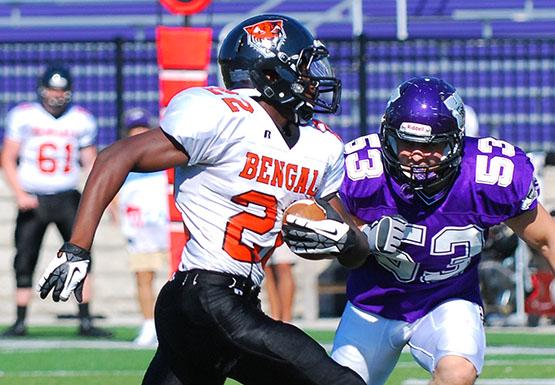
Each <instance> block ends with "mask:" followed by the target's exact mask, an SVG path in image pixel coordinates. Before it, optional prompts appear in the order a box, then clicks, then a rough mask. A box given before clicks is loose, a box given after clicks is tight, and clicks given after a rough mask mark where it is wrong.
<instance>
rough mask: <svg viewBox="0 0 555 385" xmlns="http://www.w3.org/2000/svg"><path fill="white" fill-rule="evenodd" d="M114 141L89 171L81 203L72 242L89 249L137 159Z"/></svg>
mask: <svg viewBox="0 0 555 385" xmlns="http://www.w3.org/2000/svg"><path fill="white" fill-rule="evenodd" d="M119 147H120V145H119V144H114V145H112V146H110V147H108V148H106V149H105V150H103V151H102V152H101V153H100V154H99V155H98V157H97V158H96V162H95V163H94V166H93V168H92V170H91V172H90V174H89V177H88V179H87V183H86V184H85V188H84V190H83V196H82V198H81V202H80V204H79V209H78V211H77V216H76V218H75V224H74V226H73V233H72V236H71V240H70V242H71V243H74V244H76V245H78V246H80V247H82V248H84V249H87V250H90V248H91V246H92V242H93V239H94V234H95V232H96V229H97V228H98V224H99V223H100V219H101V218H102V214H103V213H104V210H105V209H106V207H107V206H108V204H109V203H110V202H111V201H112V199H113V198H114V197H115V195H116V194H117V192H118V190H119V189H120V187H121V185H122V184H123V182H124V181H125V178H126V177H127V175H128V174H129V171H130V170H131V169H132V168H133V166H134V160H133V159H132V158H130V157H129V153H127V155H125V154H126V152H125V151H121V150H120V149H119Z"/></svg>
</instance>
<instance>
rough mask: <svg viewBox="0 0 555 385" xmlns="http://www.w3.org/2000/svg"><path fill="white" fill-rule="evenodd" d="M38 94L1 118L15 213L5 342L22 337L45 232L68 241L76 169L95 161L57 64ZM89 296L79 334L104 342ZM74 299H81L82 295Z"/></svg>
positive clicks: (83, 116)
mask: <svg viewBox="0 0 555 385" xmlns="http://www.w3.org/2000/svg"><path fill="white" fill-rule="evenodd" d="M38 95H39V102H34V103H22V104H19V105H17V106H16V107H14V108H13V109H12V110H11V111H10V112H9V113H8V116H7V118H6V133H5V137H4V147H3V151H2V166H3V169H4V175H5V177H6V180H7V182H8V184H9V186H10V187H11V189H12V190H13V193H14V195H15V199H16V203H17V208H18V213H17V222H16V227H15V247H16V255H15V258H14V269H15V279H16V286H17V289H16V304H17V319H16V322H15V323H14V324H13V325H12V326H11V327H10V328H9V329H7V330H6V331H4V333H3V335H4V336H8V337H13V336H23V335H25V334H27V328H26V325H25V318H26V313H27V306H28V305H29V302H30V300H31V295H32V289H31V287H32V278H33V272H34V270H35V267H36V265H37V260H38V257H39V251H40V247H41V243H42V239H43V236H44V233H45V232H46V228H47V227H48V225H49V224H50V223H54V224H55V225H56V227H57V228H58V231H59V232H60V235H61V236H62V238H63V239H64V240H65V241H67V240H69V237H70V234H71V227H72V225H73V220H74V217H75V212H76V211H77V206H78V204H79V198H80V196H81V195H80V193H79V191H77V185H78V183H79V179H80V176H81V164H82V165H83V168H84V169H85V170H86V171H88V170H89V169H90V168H91V167H92V164H93V162H94V159H95V157H96V146H95V140H96V134H97V128H96V122H95V119H94V117H93V116H92V115H91V114H90V113H89V112H88V111H86V110H85V109H84V108H82V107H79V106H77V105H74V104H72V103H71V99H72V78H71V75H70V73H69V71H68V70H67V69H66V68H64V67H62V66H57V65H53V66H50V67H48V68H47V69H46V70H45V71H44V73H43V74H42V76H41V77H40V79H39V86H38ZM87 286H88V285H87ZM81 289H82V288H81ZM88 291H89V290H86V292H85V297H84V302H83V303H81V304H79V320H80V327H79V334H80V335H83V336H100V337H108V336H110V335H111V333H110V332H108V331H106V330H102V329H99V328H96V327H93V325H92V318H91V316H90V314H89V297H90V294H89V293H88ZM78 295H79V297H81V291H79V292H78Z"/></svg>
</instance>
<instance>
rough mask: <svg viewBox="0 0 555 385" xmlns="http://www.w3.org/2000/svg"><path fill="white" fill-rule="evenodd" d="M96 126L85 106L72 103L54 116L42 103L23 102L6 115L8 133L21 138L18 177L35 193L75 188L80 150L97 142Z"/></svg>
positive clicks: (28, 189)
mask: <svg viewBox="0 0 555 385" xmlns="http://www.w3.org/2000/svg"><path fill="white" fill-rule="evenodd" d="M96 133H97V127H96V122H95V119H94V118H93V116H92V115H91V114H90V113H89V112H88V111H87V110H85V109H84V108H82V107H79V106H70V107H69V109H68V110H67V111H66V112H65V113H64V114H63V115H62V116H60V117H58V118H55V117H54V116H52V115H51V114H50V113H49V112H48V111H46V110H45V109H44V108H43V106H42V105H41V104H40V103H22V104H19V105H17V106H16V107H14V108H13V109H12V110H11V111H10V112H9V113H8V115H7V116H6V133H5V136H6V137H7V138H9V139H10V140H13V141H15V142H19V143H20V145H21V147H20V151H19V166H18V178H19V182H20V183H21V186H22V188H23V189H24V190H25V191H27V192H29V193H34V194H53V193H57V192H61V191H66V190H70V189H73V188H75V187H76V186H77V184H78V182H79V173H80V166H79V150H80V149H81V148H83V147H87V146H91V145H94V144H95V140H96Z"/></svg>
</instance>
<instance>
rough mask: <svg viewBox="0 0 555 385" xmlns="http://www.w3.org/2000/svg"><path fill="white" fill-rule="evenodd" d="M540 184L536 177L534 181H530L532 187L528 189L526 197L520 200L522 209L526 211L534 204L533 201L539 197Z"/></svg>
mask: <svg viewBox="0 0 555 385" xmlns="http://www.w3.org/2000/svg"><path fill="white" fill-rule="evenodd" d="M539 189H540V186H539V184H538V181H537V180H536V178H532V183H530V187H529V189H528V193H527V194H526V197H525V198H524V199H523V200H522V202H520V209H521V210H522V211H526V210H528V209H529V208H530V206H532V203H534V202H535V201H536V199H538V195H539Z"/></svg>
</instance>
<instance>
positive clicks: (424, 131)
mask: <svg viewBox="0 0 555 385" xmlns="http://www.w3.org/2000/svg"><path fill="white" fill-rule="evenodd" d="M400 131H401V132H403V133H405V134H411V135H416V136H430V135H431V134H432V127H430V126H428V125H426V124H420V123H410V122H403V123H401V127H400Z"/></svg>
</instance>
